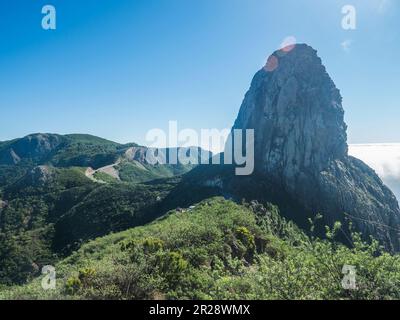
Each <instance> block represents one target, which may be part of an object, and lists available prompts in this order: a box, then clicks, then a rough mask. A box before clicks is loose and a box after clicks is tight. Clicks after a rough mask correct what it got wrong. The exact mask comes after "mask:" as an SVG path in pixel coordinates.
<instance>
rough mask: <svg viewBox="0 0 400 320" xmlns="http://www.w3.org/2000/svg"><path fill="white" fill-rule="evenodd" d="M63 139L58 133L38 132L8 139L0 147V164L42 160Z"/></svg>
mask: <svg viewBox="0 0 400 320" xmlns="http://www.w3.org/2000/svg"><path fill="white" fill-rule="evenodd" d="M64 140H65V138H64V137H62V136H60V135H55V134H42V133H39V134H32V135H29V136H26V137H24V138H21V139H17V140H14V141H10V142H9V143H8V144H7V145H5V146H3V147H2V148H0V164H3V165H16V164H19V163H20V162H21V161H23V160H29V161H41V160H44V159H45V158H46V157H48V156H49V155H50V154H51V153H52V152H54V150H55V149H56V148H57V147H58V146H60V145H61V144H62V143H63V142H65V141H64Z"/></svg>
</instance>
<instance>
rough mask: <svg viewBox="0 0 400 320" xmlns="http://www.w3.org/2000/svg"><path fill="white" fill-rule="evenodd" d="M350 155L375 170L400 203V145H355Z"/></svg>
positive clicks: (350, 150)
mask: <svg viewBox="0 0 400 320" xmlns="http://www.w3.org/2000/svg"><path fill="white" fill-rule="evenodd" d="M349 154H350V155H351V156H353V157H355V158H358V159H360V160H362V161H364V162H365V163H366V164H368V165H369V166H370V167H371V168H372V169H374V170H375V172H376V173H377V174H378V175H379V177H380V178H381V179H382V180H383V182H384V183H385V184H386V185H387V186H388V187H389V188H390V189H391V190H392V191H393V193H394V194H395V195H396V197H397V199H398V200H399V201H400V143H382V144H353V145H350V146H349Z"/></svg>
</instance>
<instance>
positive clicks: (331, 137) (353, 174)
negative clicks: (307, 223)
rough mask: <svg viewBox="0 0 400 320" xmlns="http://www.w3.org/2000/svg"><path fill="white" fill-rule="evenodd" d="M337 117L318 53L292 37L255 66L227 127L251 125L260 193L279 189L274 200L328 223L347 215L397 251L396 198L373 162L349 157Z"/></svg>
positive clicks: (336, 97)
mask: <svg viewBox="0 0 400 320" xmlns="http://www.w3.org/2000/svg"><path fill="white" fill-rule="evenodd" d="M343 117H344V111H343V108H342V97H341V95H340V92H339V90H338V89H337V88H336V86H335V84H334V83H333V81H332V79H331V78H330V77H329V75H328V73H327V72H326V70H325V67H324V66H323V65H322V62H321V59H320V58H319V57H318V56H317V53H316V51H315V50H314V49H312V48H311V47H309V46H307V45H304V44H299V45H296V46H294V47H293V48H289V49H284V50H279V51H277V52H275V53H274V54H273V55H272V56H271V57H270V58H269V59H268V63H267V65H266V66H265V68H263V69H262V70H260V71H259V72H257V74H256V75H255V77H254V79H253V81H252V84H251V87H250V90H249V91H248V92H247V94H246V96H245V99H244V101H243V104H242V106H241V108H240V112H239V115H238V118H237V120H236V122H235V124H234V128H235V129H254V130H255V170H256V173H255V175H257V176H258V177H263V179H265V180H268V185H269V186H270V188H269V189H268V190H264V192H271V193H274V194H280V195H281V196H280V197H276V199H275V200H276V201H275V202H278V204H282V205H285V203H284V202H285V201H287V199H288V197H289V198H290V199H296V202H297V206H295V207H294V208H297V209H298V212H299V214H301V215H304V214H305V213H306V214H309V215H311V214H316V213H317V212H320V213H322V214H323V215H324V216H325V219H326V222H328V223H329V222H334V221H336V220H343V219H344V217H345V216H347V217H348V218H349V219H351V220H352V221H353V224H354V225H355V226H356V227H357V229H358V230H359V231H361V232H362V233H363V234H364V235H365V236H367V235H373V236H374V237H375V238H377V239H379V240H380V241H381V242H382V243H384V244H385V245H386V247H387V248H388V249H390V250H396V251H398V250H399V249H400V242H399V239H400V237H399V230H400V210H399V206H398V203H397V200H396V198H395V196H394V195H393V193H392V192H391V191H390V190H389V189H388V188H387V187H386V186H385V185H384V184H383V183H382V181H381V180H380V179H379V178H378V176H377V175H376V174H375V172H374V171H373V170H372V169H370V168H369V167H368V166H367V165H365V164H364V163H363V162H362V161H360V160H358V159H355V158H353V157H350V156H348V147H347V142H346V140H347V136H346V128H347V127H346V124H345V123H344V120H343ZM272 189H273V190H272ZM282 195H286V196H285V197H282ZM300 212H301V213H300Z"/></svg>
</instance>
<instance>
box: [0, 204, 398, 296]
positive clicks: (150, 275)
mask: <svg viewBox="0 0 400 320" xmlns="http://www.w3.org/2000/svg"><path fill="white" fill-rule="evenodd" d="M313 223H314V222H313ZM340 228H341V226H340V225H338V224H336V226H335V227H334V228H332V229H328V230H327V231H328V233H329V237H328V239H326V240H320V239H318V238H314V237H313V236H311V237H308V236H306V235H305V234H304V233H303V232H301V231H300V230H299V229H298V228H297V227H296V226H295V225H294V224H292V223H290V222H286V221H284V220H283V219H282V218H281V217H280V215H279V212H278V210H277V208H276V207H274V206H272V205H268V206H267V207H264V206H262V205H260V204H258V203H256V202H253V203H251V204H243V205H238V204H235V203H233V202H231V201H227V200H224V199H222V198H211V199H208V200H205V201H202V202H201V203H199V204H197V205H196V206H195V207H194V208H192V209H186V210H183V211H182V210H180V211H171V212H169V213H168V214H167V215H166V216H164V217H162V218H159V219H158V220H156V221H154V222H153V223H151V224H148V225H146V226H142V227H136V228H133V229H130V230H127V231H124V232H121V233H115V234H111V235H108V236H106V237H103V238H98V239H96V240H94V241H91V242H89V243H87V244H85V245H83V246H82V247H81V248H80V249H79V250H77V251H76V252H74V253H73V254H72V255H70V256H69V257H68V258H66V259H64V260H62V261H61V262H60V263H58V264H57V275H58V282H57V289H56V290H53V291H51V290H48V291H44V290H42V289H41V286H40V280H41V279H40V278H37V279H35V280H33V281H31V282H30V283H28V284H26V285H24V286H20V287H11V288H8V289H5V290H3V291H1V293H0V297H1V298H4V299H6V298H7V299H21V298H29V299H32V298H33V299H51V298H56V299H146V298H150V299H184V298H185V299H399V298H400V289H399V288H400V258H399V256H391V255H389V254H388V253H385V252H383V251H382V250H381V249H380V248H379V246H378V245H377V243H376V242H375V241H373V242H372V243H371V244H366V243H363V242H362V241H361V238H360V236H359V235H358V234H353V246H352V247H351V248H349V247H346V246H344V245H342V244H339V243H337V242H335V240H334V238H335V234H336V232H338V231H339V230H340ZM344 265H353V266H355V267H356V271H357V275H356V284H357V290H346V289H344V288H343V287H342V285H341V281H342V279H343V277H344V275H343V274H342V268H343V266H344Z"/></svg>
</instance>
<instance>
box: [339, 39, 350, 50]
mask: <svg viewBox="0 0 400 320" xmlns="http://www.w3.org/2000/svg"><path fill="white" fill-rule="evenodd" d="M352 44H353V40H350V39H347V40H345V41H343V42H342V43H341V44H340V46H341V47H342V49H343V50H344V51H345V52H349V51H350V48H351V45H352Z"/></svg>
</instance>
